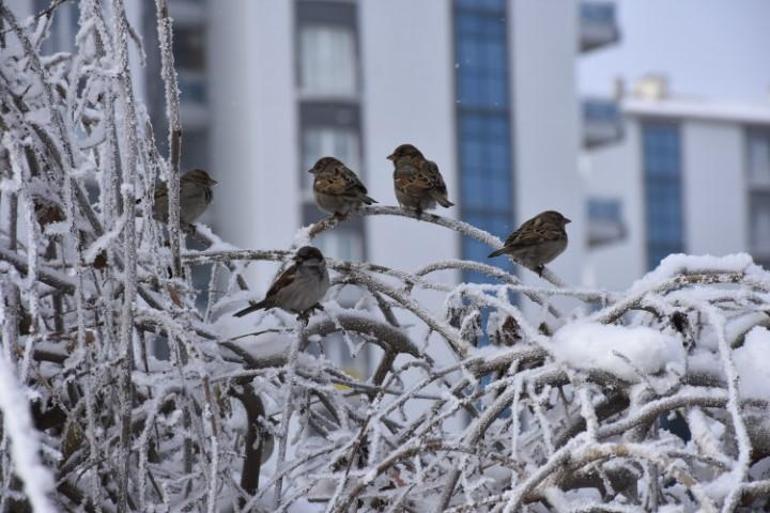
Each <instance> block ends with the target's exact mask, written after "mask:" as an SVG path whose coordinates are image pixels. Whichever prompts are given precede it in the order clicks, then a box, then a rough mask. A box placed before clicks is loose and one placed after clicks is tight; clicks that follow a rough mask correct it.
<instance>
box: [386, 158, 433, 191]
mask: <svg viewBox="0 0 770 513" xmlns="http://www.w3.org/2000/svg"><path fill="white" fill-rule="evenodd" d="M393 179H394V181H395V183H396V188H397V189H399V190H400V191H402V192H404V193H406V194H407V195H409V196H422V195H423V194H425V192H426V191H429V190H430V189H432V188H433V180H432V179H431V177H430V175H429V174H427V173H424V172H422V170H421V169H420V168H419V167H417V166H415V165H413V164H411V163H402V164H400V165H399V167H398V169H396V172H395V174H394V176H393Z"/></svg>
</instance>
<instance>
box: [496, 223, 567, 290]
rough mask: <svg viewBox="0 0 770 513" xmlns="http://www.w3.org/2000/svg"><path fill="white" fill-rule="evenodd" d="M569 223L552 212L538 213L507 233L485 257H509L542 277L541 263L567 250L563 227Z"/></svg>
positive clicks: (547, 261) (542, 266)
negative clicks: (505, 255) (506, 236)
mask: <svg viewBox="0 0 770 513" xmlns="http://www.w3.org/2000/svg"><path fill="white" fill-rule="evenodd" d="M570 222H571V221H570V220H569V219H567V218H566V217H564V216H563V215H561V214H560V213H559V212H556V211H555V210H546V211H545V212H541V213H539V214H538V215H536V216H535V217H533V218H532V219H530V220H528V221H526V222H524V224H522V225H521V226H520V227H519V229H518V230H516V231H515V232H513V233H512V234H510V235H509V236H508V238H507V239H506V240H505V244H504V245H503V247H502V248H500V249H498V250H497V251H493V252H492V253H490V254H489V258H492V257H496V256H499V255H502V254H507V255H511V256H512V257H513V259H514V260H516V261H517V262H518V263H520V264H522V265H524V266H525V267H528V268H529V269H532V270H533V271H536V272H537V273H538V274H539V275H542V274H543V269H544V268H545V264H547V263H549V262H551V261H552V260H553V259H555V258H556V257H557V256H559V255H561V253H562V252H563V251H564V250H565V249H566V248H567V230H566V229H565V226H567V224H569V223H570Z"/></svg>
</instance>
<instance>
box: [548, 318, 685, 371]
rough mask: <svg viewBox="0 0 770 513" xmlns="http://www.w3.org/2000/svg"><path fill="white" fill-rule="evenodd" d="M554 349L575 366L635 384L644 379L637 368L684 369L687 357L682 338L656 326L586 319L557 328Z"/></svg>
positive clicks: (562, 358) (658, 369) (643, 369)
mask: <svg viewBox="0 0 770 513" xmlns="http://www.w3.org/2000/svg"><path fill="white" fill-rule="evenodd" d="M552 350H553V353H554V356H556V357H557V358H559V359H561V360H563V361H564V362H566V363H567V364H568V365H570V366H571V367H574V368H576V369H581V370H602V371H606V372H609V373H611V374H613V375H615V376H617V377H619V378H621V379H624V380H626V381H630V382H634V383H636V382H639V381H640V377H639V374H638V372H637V371H640V372H642V373H644V374H645V375H646V374H656V373H658V372H661V371H663V370H666V369H667V368H671V367H674V366H675V367H676V368H680V369H681V368H683V367H684V358H685V352H684V349H683V348H682V342H681V341H680V340H679V339H678V338H676V337H673V336H670V335H665V334H663V333H661V332H659V331H656V330H653V329H652V328H647V327H644V326H636V327H623V326H614V325H606V324H600V323H593V322H582V321H581V322H575V323H572V324H568V325H566V326H564V327H563V328H561V329H560V330H559V331H557V332H556V334H554V337H553V345H552ZM619 355H622V356H619ZM626 360H628V361H626ZM629 361H630V362H631V363H632V365H630V364H629Z"/></svg>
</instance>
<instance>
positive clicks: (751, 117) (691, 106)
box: [585, 87, 770, 289]
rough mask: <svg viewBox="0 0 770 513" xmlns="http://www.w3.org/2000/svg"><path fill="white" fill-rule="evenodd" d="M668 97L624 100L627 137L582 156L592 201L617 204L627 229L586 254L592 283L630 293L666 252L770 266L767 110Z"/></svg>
mask: <svg viewBox="0 0 770 513" xmlns="http://www.w3.org/2000/svg"><path fill="white" fill-rule="evenodd" d="M665 89H666V88H665V87H662V88H656V89H655V90H656V91H657V92H655V94H654V95H652V96H650V95H647V96H645V95H644V92H643V91H641V92H639V93H638V94H636V95H634V96H632V97H629V98H626V99H624V100H623V101H622V102H621V105H622V106H621V110H622V118H623V129H624V132H625V137H624V138H623V140H622V141H620V142H619V143H617V144H615V145H610V146H605V147H603V148H600V149H595V150H593V151H591V152H590V153H589V154H588V156H587V157H586V158H587V164H586V166H585V176H586V177H587V188H588V192H589V194H590V195H591V196H592V197H598V198H611V199H612V200H614V201H616V202H617V203H618V204H621V205H622V207H623V212H622V218H623V224H624V226H625V230H624V236H623V238H621V239H619V240H615V241H614V242H613V243H611V244H607V245H603V246H595V247H593V248H592V249H591V251H590V252H589V256H588V259H587V262H588V268H589V270H590V272H589V275H590V276H591V277H592V280H593V281H594V282H595V283H596V284H599V285H602V286H606V287H610V288H617V289H622V288H624V287H627V286H628V285H629V284H630V283H631V282H632V281H633V280H634V279H636V278H637V277H640V276H642V275H643V274H644V273H645V272H647V271H648V270H650V269H653V268H655V267H656V266H657V265H658V263H659V262H660V260H661V259H662V258H664V257H665V256H667V255H668V254H670V253H680V252H686V253H690V254H712V255H724V254H729V253H735V252H739V251H745V252H748V253H750V254H751V255H752V256H753V257H754V260H755V261H756V262H757V263H759V264H761V265H764V266H767V265H768V264H770V252H769V251H768V250H769V249H770V242H769V241H770V105H737V104H729V103H725V102H717V101H705V100H694V99H682V98H676V97H670V96H668V95H667V94H666V93H665ZM620 215H621V214H618V217H620Z"/></svg>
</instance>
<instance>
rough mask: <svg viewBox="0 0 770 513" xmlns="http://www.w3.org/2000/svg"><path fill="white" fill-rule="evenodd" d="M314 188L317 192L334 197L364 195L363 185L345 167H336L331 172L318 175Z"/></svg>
mask: <svg viewBox="0 0 770 513" xmlns="http://www.w3.org/2000/svg"><path fill="white" fill-rule="evenodd" d="M314 187H315V190H316V191H318V192H321V193H324V194H329V195H334V196H346V195H356V194H357V193H363V194H366V187H364V184H363V183H361V181H360V180H359V179H358V177H357V176H356V174H355V173H354V172H353V171H351V170H350V169H348V168H347V167H345V166H336V167H335V168H334V169H333V171H332V172H330V173H324V174H322V175H320V176H319V177H318V179H317V180H316V181H315V184H314Z"/></svg>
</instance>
